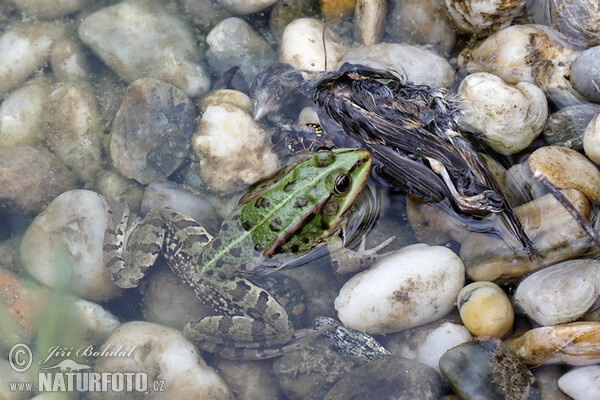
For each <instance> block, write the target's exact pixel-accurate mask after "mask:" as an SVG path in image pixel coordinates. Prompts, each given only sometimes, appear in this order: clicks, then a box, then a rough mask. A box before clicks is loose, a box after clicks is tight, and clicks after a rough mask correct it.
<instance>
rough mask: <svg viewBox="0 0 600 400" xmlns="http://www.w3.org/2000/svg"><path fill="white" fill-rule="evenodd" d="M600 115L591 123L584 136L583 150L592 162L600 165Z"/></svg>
mask: <svg viewBox="0 0 600 400" xmlns="http://www.w3.org/2000/svg"><path fill="white" fill-rule="evenodd" d="M599 115H600V114H596V116H595V117H594V118H592V120H591V121H590V122H589V124H588V126H587V128H585V133H584V134H583V150H584V151H585V155H586V156H588V157H589V159H590V160H592V161H593V162H595V163H596V164H598V165H600V118H598V116H599Z"/></svg>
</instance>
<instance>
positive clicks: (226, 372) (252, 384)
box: [211, 358, 283, 400]
mask: <svg viewBox="0 0 600 400" xmlns="http://www.w3.org/2000/svg"><path fill="white" fill-rule="evenodd" d="M211 365H212V367H213V368H214V369H215V370H216V371H217V373H218V374H219V376H220V377H221V378H223V380H224V381H225V382H226V383H227V386H229V389H231V391H232V392H233V394H234V396H235V398H236V399H244V400H278V399H281V398H282V396H283V395H282V393H281V389H279V387H278V386H277V382H276V381H275V379H274V376H273V373H272V372H271V362H270V361H268V360H263V361H246V362H239V361H232V360H226V359H224V358H218V359H216V360H215V361H214V362H213V363H212V364H211Z"/></svg>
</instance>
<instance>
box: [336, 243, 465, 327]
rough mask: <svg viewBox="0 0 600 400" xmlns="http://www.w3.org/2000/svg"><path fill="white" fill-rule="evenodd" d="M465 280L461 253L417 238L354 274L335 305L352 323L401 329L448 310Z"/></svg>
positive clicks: (346, 321) (348, 324)
mask: <svg viewBox="0 0 600 400" xmlns="http://www.w3.org/2000/svg"><path fill="white" fill-rule="evenodd" d="M463 286H464V267H463V264H462V261H461V260H460V259H459V258H458V256H457V255H456V254H454V253H453V252H452V251H451V250H449V249H447V248H445V247H440V246H435V247H432V246H427V245H425V244H415V245H411V246H407V247H405V248H403V249H400V250H398V251H396V252H394V253H392V254H390V255H388V256H386V257H384V258H382V259H381V260H379V261H378V262H377V263H375V265H373V266H372V267H371V268H370V269H368V270H367V271H363V272H361V273H358V274H356V275H355V276H353V277H352V278H351V279H350V280H348V282H346V284H345V285H344V286H343V287H342V289H341V290H340V294H339V295H338V297H337V298H336V299H335V308H336V310H337V311H338V317H339V319H340V321H342V323H343V324H344V325H346V326H347V327H349V328H353V329H357V330H361V331H364V332H367V333H370V334H385V333H390V332H397V331H400V330H402V329H406V328H411V327H414V326H418V325H422V324H425V323H427V322H431V321H434V320H436V319H438V318H440V317H442V316H444V315H446V314H447V313H448V312H450V311H451V310H452V308H453V307H454V302H455V300H456V295H457V294H458V292H459V291H460V289H461V288H462V287H463Z"/></svg>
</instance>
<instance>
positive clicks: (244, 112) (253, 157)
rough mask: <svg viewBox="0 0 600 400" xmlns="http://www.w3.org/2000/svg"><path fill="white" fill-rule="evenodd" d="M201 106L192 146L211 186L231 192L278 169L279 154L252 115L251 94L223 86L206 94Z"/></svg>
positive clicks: (211, 187)
mask: <svg viewBox="0 0 600 400" xmlns="http://www.w3.org/2000/svg"><path fill="white" fill-rule="evenodd" d="M200 109H201V114H202V117H201V118H200V120H199V123H198V128H197V131H196V133H195V134H194V137H193V139H192V146H193V149H194V152H195V153H196V156H197V157H198V159H199V160H200V167H201V171H200V175H201V177H202V180H203V181H204V183H205V184H206V185H207V186H208V187H209V188H210V189H211V190H213V191H216V192H218V193H231V192H233V191H236V190H240V189H241V187H242V185H245V184H251V183H254V182H255V181H256V180H258V179H259V178H262V177H263V176H267V175H269V174H272V173H273V172H275V171H276V170H277V166H278V162H279V161H278V159H277V155H276V154H275V153H273V152H272V150H271V146H270V145H269V142H270V140H269V138H268V137H267V133H266V131H265V130H264V129H263V127H262V125H260V124H259V123H257V122H255V121H254V119H253V118H252V103H251V101H250V98H249V97H248V96H246V95H245V94H243V93H241V92H237V91H234V90H227V89H224V90H219V91H216V92H212V93H211V94H210V95H209V96H207V97H205V98H204V99H203V100H202V103H201V104H200Z"/></svg>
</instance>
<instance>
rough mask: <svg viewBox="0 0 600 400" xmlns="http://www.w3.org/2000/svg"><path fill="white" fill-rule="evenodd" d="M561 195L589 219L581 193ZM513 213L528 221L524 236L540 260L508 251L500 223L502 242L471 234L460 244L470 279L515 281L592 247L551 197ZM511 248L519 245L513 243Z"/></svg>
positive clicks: (527, 204) (538, 200) (589, 211)
mask: <svg viewBox="0 0 600 400" xmlns="http://www.w3.org/2000/svg"><path fill="white" fill-rule="evenodd" d="M563 194H564V195H565V197H567V199H569V201H570V202H571V204H573V206H574V207H575V208H576V209H577V210H578V211H579V213H581V214H582V215H583V216H584V217H585V218H590V215H591V209H590V205H589V202H588V200H587V199H586V197H585V196H584V195H583V193H581V192H579V191H578V190H575V189H569V190H565V191H563ZM515 213H516V215H517V217H518V218H519V220H521V221H526V222H527V223H526V224H525V225H524V230H525V233H526V234H527V236H528V237H529V238H530V239H531V240H532V241H533V247H534V248H535V249H536V250H537V251H538V253H540V255H541V257H537V258H535V259H531V258H529V256H528V255H527V254H524V252H522V251H521V252H520V253H519V252H518V250H515V249H518V247H514V249H511V248H510V247H509V245H508V244H507V242H505V240H506V241H509V240H510V238H511V236H510V233H509V232H508V231H507V230H506V227H505V226H504V225H503V224H502V223H500V222H499V223H498V224H497V227H498V230H499V231H498V234H499V235H500V236H501V237H502V238H503V239H504V240H501V239H499V238H497V237H492V236H487V235H483V234H472V235H470V236H469V237H468V238H467V239H466V240H465V241H464V242H463V243H462V246H461V249H460V255H461V258H462V260H463V262H464V263H465V269H466V271H467V275H468V276H469V277H470V278H471V279H473V280H475V281H494V282H496V283H502V282H506V281H514V280H515V279H516V278H520V277H522V276H524V275H527V274H529V273H531V272H534V271H537V270H538V269H542V268H544V267H547V266H549V265H552V264H556V263H558V262H561V261H564V260H568V259H570V258H574V257H576V256H578V255H580V254H582V253H583V252H585V251H586V250H587V249H588V248H589V247H590V245H591V239H589V237H588V236H587V234H586V233H585V232H584V231H583V229H582V228H581V227H580V226H579V224H578V223H577V222H575V220H574V219H573V217H572V216H571V214H569V213H568V212H567V211H566V210H565V208H564V207H563V206H562V205H561V204H560V203H558V202H557V201H556V200H555V199H554V197H553V196H552V195H551V194H547V195H545V196H542V197H540V198H538V199H536V200H534V201H531V202H529V203H526V204H524V205H522V206H519V207H516V208H515ZM508 243H510V242H508ZM512 246H519V244H518V243H516V242H515V243H513V244H512Z"/></svg>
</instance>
